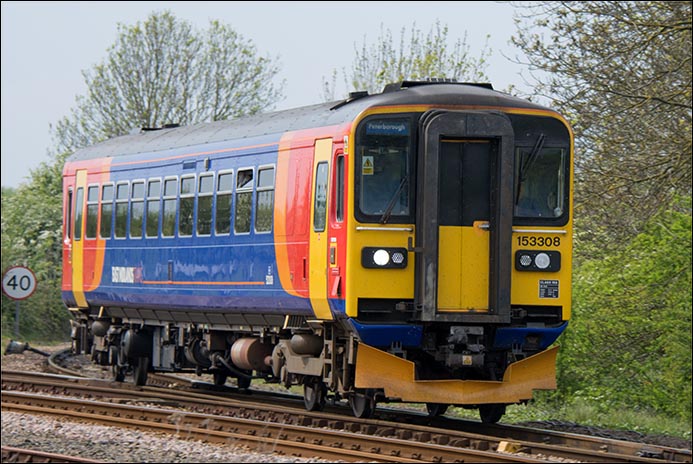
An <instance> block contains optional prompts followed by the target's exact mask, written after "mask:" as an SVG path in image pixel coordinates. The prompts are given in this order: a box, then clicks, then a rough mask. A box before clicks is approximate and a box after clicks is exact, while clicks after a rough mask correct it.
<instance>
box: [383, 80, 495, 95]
mask: <svg viewBox="0 0 693 464" xmlns="http://www.w3.org/2000/svg"><path fill="white" fill-rule="evenodd" d="M435 84H458V85H473V86H476V87H483V88H485V89H489V90H493V86H492V85H491V84H489V83H478V82H457V81H455V80H452V79H447V78H438V77H432V78H429V79H426V80H423V81H400V82H394V83H392V84H387V85H386V86H385V88H384V89H383V93H389V92H396V91H398V90H402V89H409V88H412V87H418V86H422V85H435Z"/></svg>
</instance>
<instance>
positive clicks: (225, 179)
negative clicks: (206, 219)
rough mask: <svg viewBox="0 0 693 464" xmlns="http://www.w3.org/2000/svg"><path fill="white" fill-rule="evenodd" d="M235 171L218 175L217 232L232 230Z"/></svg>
mask: <svg viewBox="0 0 693 464" xmlns="http://www.w3.org/2000/svg"><path fill="white" fill-rule="evenodd" d="M232 192H233V172H222V173H219V175H218V176H217V208H216V216H215V217H216V223H215V226H214V230H215V231H216V233H217V234H228V233H229V232H231V198H232Z"/></svg>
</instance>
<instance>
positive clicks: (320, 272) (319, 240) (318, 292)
mask: <svg viewBox="0 0 693 464" xmlns="http://www.w3.org/2000/svg"><path fill="white" fill-rule="evenodd" d="M331 155H332V139H331V138H329V139H320V140H316V141H315V154H314V157H313V187H312V195H311V216H310V217H311V228H310V254H309V258H310V266H309V280H308V288H309V292H310V303H311V305H312V306H313V311H314V312H315V316H316V317H317V318H319V319H332V312H331V311H330V305H329V302H328V301H327V272H328V264H327V263H328V259H327V255H328V252H329V237H328V235H329V234H328V227H327V205H328V204H329V203H328V195H329V188H328V187H329V179H330V176H329V173H330V157H331Z"/></svg>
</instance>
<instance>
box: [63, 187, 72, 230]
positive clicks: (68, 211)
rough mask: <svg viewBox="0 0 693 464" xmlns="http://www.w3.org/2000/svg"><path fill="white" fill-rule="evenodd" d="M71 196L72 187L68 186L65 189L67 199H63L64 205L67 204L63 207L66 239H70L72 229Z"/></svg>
mask: <svg viewBox="0 0 693 464" xmlns="http://www.w3.org/2000/svg"><path fill="white" fill-rule="evenodd" d="M72 197H73V193H72V187H68V189H67V199H66V200H65V205H67V206H66V207H65V210H66V211H65V214H66V218H65V239H66V240H68V241H69V240H72V230H73V224H72V217H73V215H72V207H73V205H72Z"/></svg>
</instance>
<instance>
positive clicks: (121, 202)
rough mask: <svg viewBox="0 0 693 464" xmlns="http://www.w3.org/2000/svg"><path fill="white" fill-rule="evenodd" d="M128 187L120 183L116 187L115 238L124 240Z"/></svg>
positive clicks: (126, 226) (126, 224)
mask: <svg viewBox="0 0 693 464" xmlns="http://www.w3.org/2000/svg"><path fill="white" fill-rule="evenodd" d="M129 193H130V186H129V185H128V184H127V183H121V184H118V185H117V186H116V210H115V236H116V238H125V234H126V233H127V228H128V195H129Z"/></svg>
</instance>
